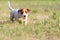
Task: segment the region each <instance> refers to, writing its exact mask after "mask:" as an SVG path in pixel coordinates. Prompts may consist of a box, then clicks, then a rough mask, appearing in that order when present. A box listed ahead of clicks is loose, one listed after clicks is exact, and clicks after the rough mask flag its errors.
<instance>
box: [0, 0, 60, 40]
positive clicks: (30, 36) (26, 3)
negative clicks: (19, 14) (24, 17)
mask: <svg viewBox="0 0 60 40" xmlns="http://www.w3.org/2000/svg"><path fill="white" fill-rule="evenodd" d="M10 2H11V6H12V7H13V8H14V9H17V8H29V9H30V10H31V11H30V13H29V17H28V25H24V23H22V24H19V23H18V22H15V23H10V22H9V21H10V19H9V16H10V15H9V14H10V13H9V9H8V0H0V40H60V1H59V0H10Z"/></svg>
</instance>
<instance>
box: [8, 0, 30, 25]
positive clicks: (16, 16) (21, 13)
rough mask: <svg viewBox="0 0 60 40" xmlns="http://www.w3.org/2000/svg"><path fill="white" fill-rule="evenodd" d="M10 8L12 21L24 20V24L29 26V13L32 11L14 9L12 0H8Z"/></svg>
mask: <svg viewBox="0 0 60 40" xmlns="http://www.w3.org/2000/svg"><path fill="white" fill-rule="evenodd" d="M8 8H9V10H10V21H11V22H14V20H19V21H21V18H23V19H24V23H25V24H27V21H28V12H30V9H28V8H23V9H13V8H12V7H11V5H10V0H8Z"/></svg>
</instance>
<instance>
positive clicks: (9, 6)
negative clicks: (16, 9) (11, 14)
mask: <svg viewBox="0 0 60 40" xmlns="http://www.w3.org/2000/svg"><path fill="white" fill-rule="evenodd" d="M8 8H9V9H10V10H13V8H12V7H11V5H10V0H8Z"/></svg>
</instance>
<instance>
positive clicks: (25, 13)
mask: <svg viewBox="0 0 60 40" xmlns="http://www.w3.org/2000/svg"><path fill="white" fill-rule="evenodd" d="M28 12H30V9H27V8H24V9H19V10H18V13H19V14H21V15H23V17H24V18H25V17H26V16H27V15H28Z"/></svg>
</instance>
